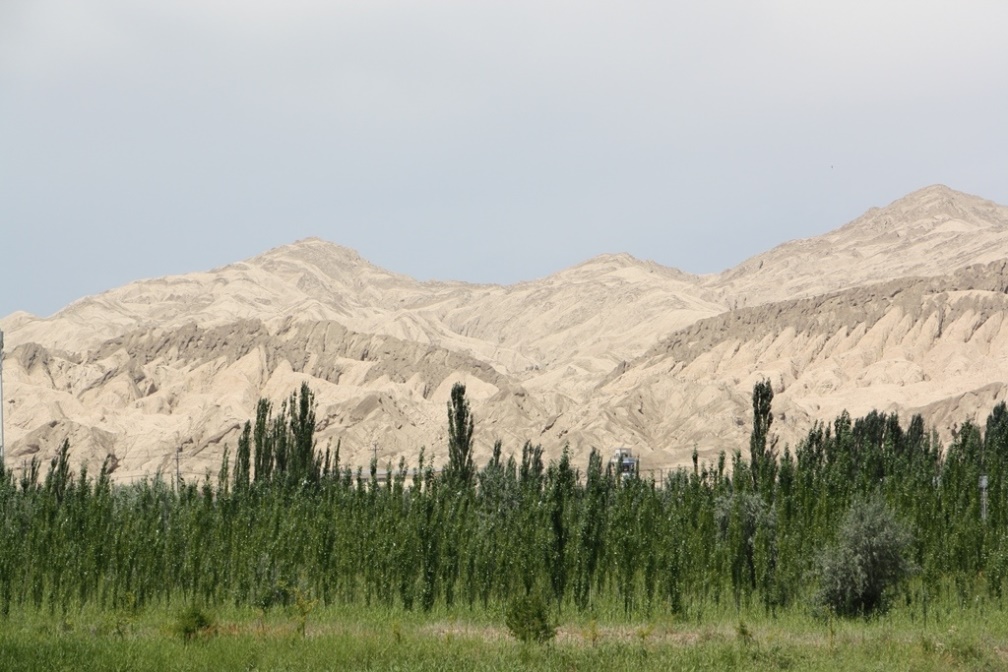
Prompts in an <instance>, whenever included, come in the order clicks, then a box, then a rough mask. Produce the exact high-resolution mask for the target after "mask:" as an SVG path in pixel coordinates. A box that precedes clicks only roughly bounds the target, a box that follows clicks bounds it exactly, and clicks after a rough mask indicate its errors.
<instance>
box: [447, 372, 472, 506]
mask: <svg viewBox="0 0 1008 672" xmlns="http://www.w3.org/2000/svg"><path fill="white" fill-rule="evenodd" d="M465 391H466V388H465V385H463V384H462V383H455V384H454V385H452V391H451V401H449V402H448V468H447V469H446V470H445V477H446V479H447V480H449V481H452V482H453V483H454V484H456V485H460V486H462V487H469V485H471V484H472V481H473V473H474V470H473V459H472V436H473V426H474V421H473V416H472V413H471V411H470V409H469V400H468V399H466V396H465Z"/></svg>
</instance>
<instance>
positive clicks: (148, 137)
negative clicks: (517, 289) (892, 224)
mask: <svg viewBox="0 0 1008 672" xmlns="http://www.w3.org/2000/svg"><path fill="white" fill-rule="evenodd" d="M1006 27H1008V3H1006V2H1003V1H1002V0H990V1H987V2H980V1H971V0H959V1H957V2H950V1H948V0H941V1H934V0H913V1H906V2H903V1H893V0H872V1H861V0H846V1H845V2H809V1H808V0H793V1H783V0H782V1H764V0H737V1H736V0H733V1H717V0H713V1H708V2H675V1H670V0H663V1H655V2H632V1H627V0H624V1H622V2H594V1H591V0H578V1H577V2H551V1H548V0H538V1H536V2H525V1H523V0H507V1H498V0H480V1H473V0H467V1H465V2H462V1H459V2H440V1H438V0H427V1H426V2H409V1H405V0H401V1H383V0H361V1H360V2H340V1H338V0H326V1H322V0H318V1H313V0H284V1H283V2H279V1H274V2H265V1H262V0H234V1H226V0H168V1H166V2H141V1H140V0H88V1H86V2H82V1H81V0H2V1H0V316H3V315H7V314H9V313H11V312H13V311H15V310H27V311H29V312H33V313H36V314H40V315H48V314H50V313H52V312H54V311H56V310H58V309H59V308H61V307H62V306H64V305H66V304H67V303H69V302H70V301H72V300H74V299H76V298H79V297H81V296H84V295H88V294H93V293H96V292H99V291H102V290H105V289H109V288H112V287H116V286H119V285H122V284H125V283H127V282H129V281H131V280H136V279H140V278H144V277H156V276H162V275H168V274H176V273H185V272H189V271H195V270H205V269H208V268H211V267H214V266H219V265H223V264H226V263H229V262H232V261H237V260H240V259H244V258H247V257H250V256H253V255H255V254H258V253H260V252H262V251H265V250H266V249H269V248H271V247H275V246H277V245H282V244H284V243H288V242H292V241H294V240H297V239H300V238H304V237H307V236H319V237H322V238H325V239H327V240H330V241H333V242H337V243H340V244H342V245H346V246H349V247H352V248H354V249H356V250H358V251H359V252H360V253H361V254H362V255H363V256H364V257H365V258H367V259H369V260H371V261H372V262H374V263H376V264H378V265H380V266H383V267H385V268H387V269H389V270H393V271H397V272H400V273H406V274H409V275H412V276H414V277H417V278H420V279H431V278H437V279H459V280H469V281H477V282H500V283H511V282H515V281H519V280H528V279H533V278H537V277H541V276H544V275H547V274H549V273H552V272H555V271H557V270H560V269H562V268H565V267H567V266H570V265H573V264H575V263H578V262H580V261H583V260H585V259H587V258H589V257H591V256H594V255H596V254H600V253H603V252H623V251H625V252H630V253H631V254H633V255H635V256H637V257H640V258H646V259H654V260H655V261H658V262H660V263H662V264H665V265H668V266H674V267H678V268H682V269H684V270H687V271H692V272H698V273H707V272H716V271H720V270H723V269H725V268H727V267H730V266H732V265H734V264H736V263H738V262H739V261H741V260H743V259H744V258H746V257H748V256H751V255H753V254H756V253H758V252H761V251H763V250H765V249H768V248H770V247H772V246H774V245H776V244H778V243H781V242H784V241H786V240H790V239H793V238H800V237H807V236H812V235H817V234H819V233H823V232H825V231H827V230H830V229H833V228H836V227H838V226H840V225H842V224H844V223H846V222H847V221H849V220H851V219H853V218H854V217H856V216H858V215H859V214H861V213H862V212H863V211H864V210H866V209H868V208H869V207H871V206H875V205H885V204H886V203H888V202H890V201H892V200H895V199H896V198H899V197H900V196H903V195H905V194H906V193H908V192H910V191H913V190H915V189H918V188H921V187H924V186H927V185H930V184H934V183H943V184H947V185H948V186H950V187H953V188H955V189H959V190H962V191H966V192H969V193H973V194H977V195H980V196H984V197H986V198H989V199H991V200H995V201H998V202H1000V203H1008V121H1006V120H1008V37H1006V35H1008V33H1006Z"/></svg>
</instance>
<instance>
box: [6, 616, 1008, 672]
mask: <svg viewBox="0 0 1008 672" xmlns="http://www.w3.org/2000/svg"><path fill="white" fill-rule="evenodd" d="M181 607H182V605H178V606H173V608H157V609H149V610H147V611H145V612H143V613H141V614H138V615H136V614H126V613H118V614H117V613H108V612H106V613H100V612H91V611H87V610H85V611H82V612H79V613H74V614H72V615H70V616H68V617H60V616H58V615H57V616H52V615H50V614H48V613H39V612H33V611H22V612H17V613H14V614H12V615H11V616H10V617H8V618H7V619H6V620H2V621H0V670H308V669H310V670H459V669H465V670H621V669H626V670H649V669H654V670H669V669H676V670H733V669H738V670H742V669H745V670H937V671H941V672H948V671H949V670H988V669H989V670H1000V669H1008V627H1006V625H1008V618H1006V615H1005V614H1004V613H1003V612H1001V611H1000V610H997V611H993V610H992V611H988V612H983V611H981V610H977V609H968V610H965V611H962V612H951V611H949V612H947V613H946V614H945V616H944V617H943V618H940V619H933V620H932V621H931V622H930V623H929V624H928V625H927V626H924V625H923V624H922V623H920V622H919V621H918V622H915V621H914V620H912V619H911V618H910V617H909V615H908V614H900V613H899V612H898V611H897V612H894V613H893V614H892V615H891V616H888V617H885V618H883V619H878V620H874V621H869V622H865V621H860V620H854V621H838V620H834V621H831V622H829V621H821V620H816V619H814V618H812V617H810V616H809V615H808V614H806V613H803V612H801V611H800V610H794V611H791V612H788V613H787V614H785V615H783V616H781V617H779V618H776V619H773V618H769V617H767V616H764V615H761V614H748V615H742V616H741V617H740V616H739V615H738V614H735V615H734V616H733V617H729V616H728V615H727V614H725V615H719V616H717V617H712V618H711V619H710V620H709V621H708V622H699V623H698V622H690V621H682V620H676V619H673V618H665V619H655V620H652V621H643V622H629V623H628V622H625V621H619V620H603V621H595V620H592V619H591V618H589V617H585V618H584V619H578V620H577V621H575V622H567V623H562V624H561V627H560V630H559V632H558V635H557V638H556V640H555V641H554V642H553V643H551V644H548V645H545V646H537V645H528V644H520V643H518V642H516V641H514V640H513V639H512V638H511V637H510V636H509V635H508V633H507V629H506V628H505V627H504V624H503V618H496V617H495V616H494V614H487V613H482V614H450V613H435V614H433V615H429V616H423V615H419V614H415V613H406V612H389V611H384V610H379V609H337V608H331V609H319V610H318V611H317V612H316V613H313V614H312V617H311V618H309V620H308V623H307V627H306V628H305V634H304V636H302V635H301V633H300V624H299V621H298V617H297V614H296V613H289V612H284V611H282V610H281V611H277V612H275V613H271V614H269V615H268V616H267V617H266V618H262V617H261V615H260V614H258V612H254V611H249V610H242V611H237V610H226V609H225V610H217V611H215V612H214V613H213V616H214V619H215V623H216V625H215V626H214V627H213V628H212V629H211V630H210V631H209V632H205V633H202V634H199V635H197V636H195V637H194V638H192V639H191V640H190V641H188V642H186V641H185V640H184V639H183V637H181V636H180V635H179V634H178V631H177V627H176V621H177V619H178V616H179V614H180V613H181V612H182V608H181Z"/></svg>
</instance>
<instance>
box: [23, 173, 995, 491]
mask: <svg viewBox="0 0 1008 672" xmlns="http://www.w3.org/2000/svg"><path fill="white" fill-rule="evenodd" d="M901 232H902V233H903V234H904V235H900V233H901ZM1006 259H1008V208H1006V207H1005V206H1000V205H997V204H994V203H991V202H990V201H985V200H983V199H979V198H977V197H974V196H969V195H966V194H960V193H959V192H955V191H953V190H951V189H948V188H947V187H942V186H932V187H927V188H925V189H922V190H918V191H917V192H914V193H912V194H909V195H907V196H906V197H904V198H902V199H898V200H897V201H894V202H893V203H891V204H890V205H888V206H885V207H883V208H872V209H870V210H868V211H866V212H865V214H864V215H862V216H861V217H859V218H857V219H855V220H854V221H852V222H850V223H848V224H846V225H844V226H841V227H839V228H838V229H834V230H833V231H830V232H828V233H826V234H823V235H822V236H817V237H814V238H809V239H804V240H799V241H790V242H788V243H784V244H782V245H779V246H777V247H775V248H773V249H772V250H769V251H767V252H764V253H762V254H759V255H756V256H754V257H752V258H750V259H749V260H747V261H745V262H743V263H742V264H740V265H739V266H736V267H735V268H733V269H728V270H727V271H725V272H723V273H721V274H713V275H704V276H697V275H692V274H689V273H685V272H682V271H679V270H678V269H674V268H669V267H665V266H662V265H661V264H658V263H656V262H653V261H647V260H640V259H637V258H635V257H633V256H632V255H629V254H627V253H617V254H603V255H597V256H596V257H593V258H591V259H588V260H586V261H585V262H582V263H580V264H577V265H575V266H572V267H570V268H568V269H563V270H561V271H558V272H556V273H553V274H550V275H548V276H545V277H544V278H540V279H537V280H530V281H525V282H520V283H515V284H512V285H487V284H483V285H474V284H469V283H464V282H459V281H419V280H415V279H413V278H410V277H408V276H404V275H399V274H396V273H393V272H391V271H387V270H385V269H382V268H380V267H378V266H376V265H374V264H372V263H371V262H369V261H367V260H366V259H364V258H363V257H361V256H360V255H359V254H358V253H357V252H355V251H354V250H351V249H350V248H346V247H342V246H339V245H336V244H332V243H328V242H326V241H323V240H321V239H318V238H308V239H302V240H299V241H295V242H294V243H291V244H289V245H284V246H280V247H276V248H273V249H271V250H267V251H266V252H263V253H262V254H259V255H256V256H254V257H252V258H250V259H247V260H245V261H240V262H235V263H233V264H228V265H225V266H221V267H218V268H216V269H212V270H211V271H205V272H199V273H192V274H187V275H182V276H169V277H166V278H157V279H148V280H142V281H138V282H135V283H130V284H128V285H125V286H123V287H120V288H115V289H112V290H109V291H107V292H104V293H102V294H99V295H95V296H92V297H83V298H82V299H80V300H78V301H76V302H74V303H72V304H70V305H69V306H67V307H66V308H65V309H63V310H61V311H58V312H57V313H56V314H54V315H53V316H51V317H49V318H35V317H33V316H30V315H27V314H25V313H15V314H12V315H11V316H8V317H7V318H5V319H4V321H3V324H4V329H5V331H6V332H7V341H8V343H7V350H8V353H9V356H8V359H7V362H6V363H7V365H8V366H9V368H10V371H9V372H8V371H5V383H7V384H8V389H7V395H8V399H7V400H5V404H7V408H6V409H5V411H6V412H5V416H6V417H7V419H8V423H9V424H8V430H9V431H8V432H7V437H8V444H9V450H8V454H9V455H11V456H12V459H13V460H14V461H15V462H16V461H18V460H24V459H28V458H30V457H31V456H32V455H41V456H46V455H49V454H51V453H52V452H53V451H54V450H55V448H56V445H57V444H58V442H59V441H61V440H62V438H70V439H71V441H72V443H73V446H74V447H73V451H74V455H75V459H79V460H81V461H83V462H85V463H87V464H89V466H90V467H92V468H93V467H95V466H96V465H97V464H100V462H101V460H102V459H104V456H106V455H109V454H114V455H115V458H116V464H118V465H119V467H118V469H117V476H116V477H117V478H119V479H121V480H131V479H135V478H140V477H142V476H143V475H145V474H150V473H152V471H156V470H157V469H162V470H163V469H165V468H166V465H168V464H169V462H172V461H173V460H174V456H175V455H176V451H179V450H181V453H179V454H180V455H181V459H182V460H183V462H184V464H183V471H184V473H186V474H188V475H189V476H200V475H202V472H203V471H204V470H206V469H211V468H212V469H214V470H215V469H216V465H215V464H214V462H215V460H219V457H220V455H221V453H222V451H223V449H224V446H225V445H231V446H232V447H233V444H234V442H235V440H236V432H237V430H238V427H240V424H242V423H243V422H244V420H245V419H247V418H249V417H251V415H252V414H253V412H254V404H255V401H256V400H257V399H258V398H259V397H260V396H268V397H270V398H274V399H283V398H285V397H286V395H287V394H289V392H290V391H291V390H292V389H293V388H294V387H296V386H297V385H299V384H300V383H301V382H308V383H310V384H312V385H313V387H314V388H317V396H318V399H319V403H320V412H319V417H320V426H321V431H320V445H321V444H322V443H325V442H336V441H340V442H342V445H343V453H342V454H343V455H344V456H345V458H346V459H347V460H348V462H349V463H351V464H359V465H363V464H366V463H367V461H368V460H369V459H370V458H369V456H370V454H371V450H372V449H373V448H374V446H375V445H381V446H384V452H383V454H384V455H385V456H386V457H388V458H389V459H392V461H396V460H398V459H399V458H403V459H406V460H407V461H408V462H410V461H413V460H414V459H415V457H416V454H417V451H418V449H419V447H420V446H423V445H426V446H428V449H429V452H428V454H430V451H431V450H433V452H434V455H435V457H438V447H439V446H443V441H444V436H443V434H444V429H443V424H444V418H443V416H444V403H445V402H446V400H447V396H448V392H449V390H450V386H451V384H452V383H453V382H455V381H456V380H460V381H463V382H465V383H466V384H467V391H468V392H469V395H470V397H471V399H472V401H473V405H474V410H475V412H476V414H477V419H478V424H477V441H478V450H477V457H479V458H484V457H486V454H487V451H488V450H489V446H490V445H491V444H492V439H497V438H499V439H502V440H505V442H506V443H507V444H509V446H510V448H511V449H512V450H517V448H518V447H520V444H521V443H522V442H524V440H526V439H527V440H532V441H534V442H542V443H543V445H544V447H545V448H546V450H547V454H555V452H556V451H558V450H559V449H560V448H561V447H562V446H563V444H565V443H568V444H570V447H571V450H572V454H573V455H574V456H575V457H578V458H583V457H584V453H585V452H586V451H587V450H588V449H590V447H592V446H594V447H598V448H600V449H604V448H608V447H609V446H612V445H627V446H630V447H632V448H634V449H636V450H637V451H638V452H640V453H641V454H642V455H643V456H644V457H645V460H646V464H650V465H651V466H652V467H653V468H667V467H671V466H675V465H677V464H684V463H686V462H687V461H688V459H689V455H690V454H691V453H692V449H693V448H694V447H697V448H698V449H699V451H700V453H701V454H703V455H704V456H707V457H712V456H713V455H715V454H716V453H717V451H718V450H732V449H734V447H739V446H742V445H743V444H744V443H745V440H746V436H747V433H748V422H749V418H748V412H747V408H748V403H749V401H748V395H749V394H750V392H751V389H752V385H753V384H754V382H755V381H757V380H759V379H762V378H763V377H766V378H770V379H772V380H773V382H774V384H775V385H776V386H778V387H779V388H780V389H779V391H778V398H776V399H775V408H776V407H777V406H779V407H780V414H779V417H780V420H779V421H778V424H777V426H776V431H778V432H779V436H780V437H781V438H782V440H785V441H790V442H793V441H796V440H798V439H799V438H800V435H801V430H802V429H803V428H804V429H808V426H810V423H811V422H813V421H814V420H816V419H825V420H827V421H828V420H830V419H831V417H828V416H830V415H831V414H835V413H836V412H839V410H843V409H844V408H847V407H848V406H849V407H851V408H852V409H859V408H862V407H864V406H865V404H873V403H874V404H878V405H879V406H882V407H884V409H885V410H899V411H900V412H903V413H907V412H911V411H913V410H914V409H918V410H920V409H923V410H921V412H923V413H926V414H927V415H928V418H927V419H928V421H929V422H934V423H939V422H946V421H948V420H950V419H952V418H953V415H952V414H953V413H956V412H960V413H966V412H970V410H969V409H973V410H978V409H979V405H981V404H987V403H994V402H995V401H996V400H998V399H1001V398H1003V397H1004V388H1003V386H1001V384H1000V381H1001V380H1008V364H1006V361H1008V328H1006V329H1002V327H1001V322H1002V320H1001V318H999V317H998V316H999V315H1000V314H1001V313H1002V312H1008V305H1005V304H1004V303H1003V298H1004V295H1005V289H1006V288H1008V278H1006V270H1005V265H1006V264H1005V260H1006ZM782 295H786V296H784V297H783V298H782ZM880 325H881V326H880ZM943 328H944V332H943V331H942V329H943ZM977 333H979V334H981V337H976V336H975V334H977ZM823 415H825V416H827V417H825V418H824V417H822V416H823ZM961 419H962V418H959V419H955V420H954V421H956V422H958V421H960V420H961ZM939 429H944V428H943V427H939ZM516 444H517V445H516ZM441 450H442V452H443V447H442V449H441ZM441 457H443V455H442V456H441ZM169 458H171V459H169ZM166 460H168V461H166ZM172 464H173V462H172Z"/></svg>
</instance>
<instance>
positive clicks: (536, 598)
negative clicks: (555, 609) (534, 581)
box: [504, 591, 556, 644]
mask: <svg viewBox="0 0 1008 672" xmlns="http://www.w3.org/2000/svg"><path fill="white" fill-rule="evenodd" d="M504 623H505V625H507V629H508V631H509V632H510V633H511V635H512V636H513V637H514V638H515V639H517V640H518V641H520V642H526V643H535V644H545V643H546V642H548V641H550V640H551V639H553V638H554V637H556V625H554V624H553V623H552V622H550V618H549V606H548V605H547V604H546V600H544V599H543V597H542V595H541V594H539V593H538V592H536V591H533V592H531V593H527V594H524V595H518V596H516V597H514V598H512V599H511V601H510V602H509V603H508V605H507V610H506V611H505V613H504Z"/></svg>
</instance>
